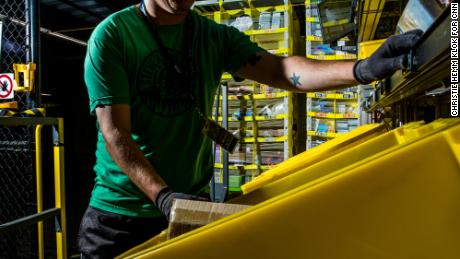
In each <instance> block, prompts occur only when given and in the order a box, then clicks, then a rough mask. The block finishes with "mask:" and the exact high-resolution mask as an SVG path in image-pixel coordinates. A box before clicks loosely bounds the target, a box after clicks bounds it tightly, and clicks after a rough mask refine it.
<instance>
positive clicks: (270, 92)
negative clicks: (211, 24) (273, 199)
mask: <svg viewBox="0 0 460 259" xmlns="http://www.w3.org/2000/svg"><path fill="white" fill-rule="evenodd" d="M291 8H292V7H291V3H290V1H289V0H270V1H267V0H263V1H262V0H230V1H227V0H214V1H197V2H196V3H195V5H194V9H195V10H196V11H197V12H198V13H200V14H201V15H204V16H207V17H208V18H210V19H212V20H214V21H216V22H218V23H222V24H226V25H229V26H234V27H236V28H238V29H239V30H240V31H242V32H244V33H245V34H246V35H248V36H250V38H251V40H252V41H254V42H256V43H258V44H259V46H261V47H263V48H264V49H266V50H267V51H269V52H270V53H272V54H276V55H282V56H286V55H290V54H292V53H293V51H292V48H293V47H292V39H291V37H292V35H293V28H292V26H291V20H292V10H291ZM221 83H222V85H225V87H224V88H225V90H224V91H226V92H228V95H227V98H226V99H227V100H226V102H222V96H219V98H220V102H219V106H220V107H221V109H219V114H218V117H217V118H214V119H217V121H218V122H219V123H223V120H225V117H227V124H228V130H229V131H230V132H232V133H233V134H234V135H236V136H237V137H239V139H240V141H239V144H238V145H237V147H236V149H235V152H234V153H233V154H230V155H229V157H228V163H225V162H224V161H225V159H224V156H225V154H224V150H222V148H220V147H218V146H217V147H216V148H215V180H216V182H221V183H222V182H225V180H224V172H225V171H226V170H228V183H229V184H228V190H229V191H233V192H239V191H240V185H242V184H244V182H247V181H250V180H251V179H253V178H254V177H256V176H257V175H259V174H261V173H262V172H264V171H266V170H268V169H270V168H272V167H273V166H274V165H276V164H278V163H280V162H282V161H284V160H286V159H288V158H289V157H291V156H292V146H293V144H292V142H293V140H292V135H293V134H292V123H293V122H292V94H291V93H288V92H286V91H283V90H280V89H277V88H273V87H270V86H267V85H264V84H259V83H257V82H254V81H250V80H244V81H241V82H237V81H235V80H234V79H233V78H232V76H231V75H230V74H224V75H223V76H222V80H221ZM225 103H226V104H227V105H224V104H225ZM222 111H226V112H227V116H223V114H222V113H223V112H222ZM227 164H228V165H227Z"/></svg>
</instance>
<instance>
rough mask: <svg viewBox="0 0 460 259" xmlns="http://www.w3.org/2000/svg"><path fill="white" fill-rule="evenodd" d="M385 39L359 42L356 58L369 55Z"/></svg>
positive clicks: (363, 57)
mask: <svg viewBox="0 0 460 259" xmlns="http://www.w3.org/2000/svg"><path fill="white" fill-rule="evenodd" d="M385 41H386V39H383V40H372V41H364V42H360V43H359V45H358V59H365V58H368V57H370V56H371V55H372V54H374V52H375V51H376V50H377V49H378V48H379V47H380V46H381V45H382V44H383V43H384V42H385Z"/></svg>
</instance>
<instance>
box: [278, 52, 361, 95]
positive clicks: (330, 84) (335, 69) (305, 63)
mask: <svg viewBox="0 0 460 259" xmlns="http://www.w3.org/2000/svg"><path fill="white" fill-rule="evenodd" d="M281 62H282V67H283V70H284V71H283V74H282V75H281V82H280V85H281V86H282V87H283V88H286V89H290V90H293V91H298V92H314V91H327V90H333V89H337V88H341V87H346V86H352V85H355V84H357V82H356V80H355V78H354V76H353V65H354V63H355V62H354V61H320V60H312V59H307V58H305V57H300V56H293V57H287V58H283V59H282V61H281Z"/></svg>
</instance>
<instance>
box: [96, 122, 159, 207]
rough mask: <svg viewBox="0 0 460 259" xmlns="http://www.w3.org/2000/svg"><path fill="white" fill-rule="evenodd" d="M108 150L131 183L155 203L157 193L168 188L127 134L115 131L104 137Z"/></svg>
mask: <svg viewBox="0 0 460 259" xmlns="http://www.w3.org/2000/svg"><path fill="white" fill-rule="evenodd" d="M104 140H105V143H106V148H107V150H108V151H109V153H110V155H111V156H112V158H113V159H114V160H115V162H116V163H117V164H118V166H120V168H121V169H122V171H123V172H124V173H125V174H126V175H128V177H129V178H130V179H131V181H132V182H133V183H134V184H136V186H137V187H138V188H139V189H141V190H142V191H143V192H144V193H145V194H146V195H147V197H149V198H150V199H151V200H152V201H155V198H156V195H157V193H158V192H159V191H160V189H162V188H163V187H165V186H166V183H165V182H164V181H163V179H161V177H160V176H159V175H158V173H157V172H156V171H155V169H154V168H153V167H152V165H151V164H150V162H149V161H148V160H147V159H146V158H145V157H144V154H143V153H142V152H141V151H140V150H139V147H138V146H137V144H136V143H135V142H134V141H133V140H132V139H131V136H130V134H129V133H127V132H123V131H120V130H117V129H113V130H111V131H110V132H108V133H106V134H105V135H104Z"/></svg>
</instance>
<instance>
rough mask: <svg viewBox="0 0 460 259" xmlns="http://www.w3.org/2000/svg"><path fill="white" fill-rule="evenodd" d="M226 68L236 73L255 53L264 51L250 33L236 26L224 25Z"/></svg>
mask: <svg viewBox="0 0 460 259" xmlns="http://www.w3.org/2000/svg"><path fill="white" fill-rule="evenodd" d="M224 31H225V32H224V45H225V50H224V52H223V53H224V70H225V71H226V72H229V73H230V74H234V73H235V72H237V71H238V69H240V67H241V66H242V65H243V63H244V62H246V61H247V60H248V59H249V58H250V57H251V56H253V55H254V54H255V53H257V52H260V51H264V49H263V48H261V47H259V46H258V45H257V43H255V42H252V41H251V40H250V38H249V36H248V35H246V34H244V33H242V32H240V31H239V30H238V29H236V28H235V27H230V26H224Z"/></svg>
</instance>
